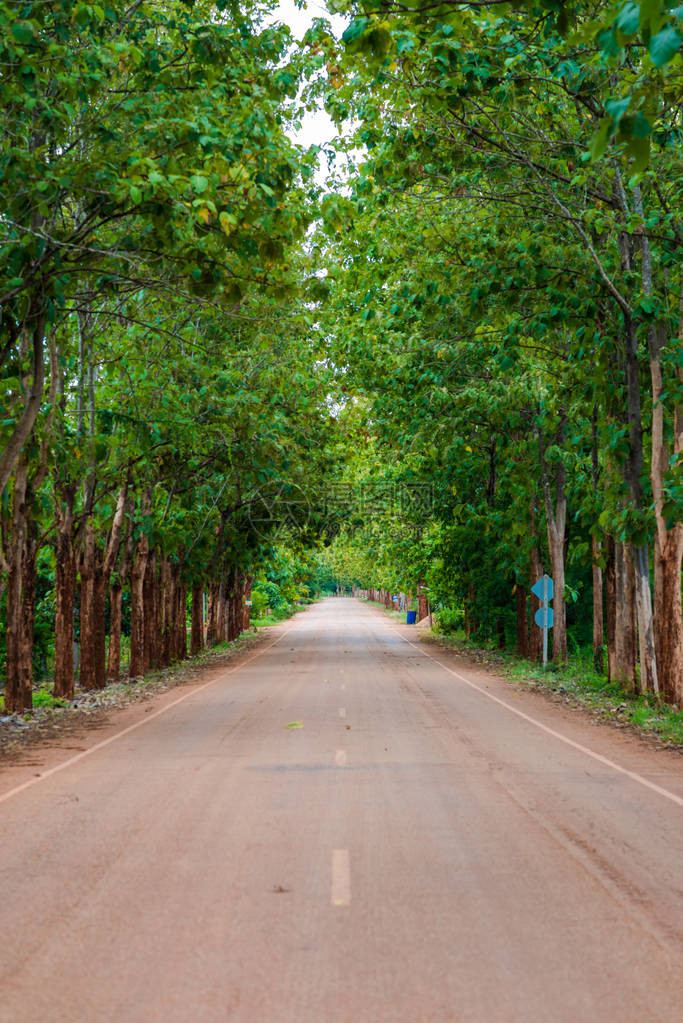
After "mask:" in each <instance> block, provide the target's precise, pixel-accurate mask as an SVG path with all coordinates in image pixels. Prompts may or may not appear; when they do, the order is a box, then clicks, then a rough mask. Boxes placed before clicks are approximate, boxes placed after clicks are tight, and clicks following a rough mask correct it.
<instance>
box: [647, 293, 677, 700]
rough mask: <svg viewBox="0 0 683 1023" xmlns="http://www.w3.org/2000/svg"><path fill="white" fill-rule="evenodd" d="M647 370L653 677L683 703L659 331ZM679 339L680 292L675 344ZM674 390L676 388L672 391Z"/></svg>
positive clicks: (652, 341) (664, 692)
mask: <svg viewBox="0 0 683 1023" xmlns="http://www.w3.org/2000/svg"><path fill="white" fill-rule="evenodd" d="M649 340H650V373H651V378H652V468H651V473H650V478H651V481H652V495H653V497H654V505H655V525H656V533H655V564H654V569H655V595H654V629H655V651H656V659H657V678H658V682H659V688H660V692H661V694H662V696H663V698H664V699H665V700H667V701H669V702H670V703H676V704H678V705H679V706H680V705H681V704H683V607H682V606H681V562H682V560H683V523H682V522H680V521H678V522H674V523H673V524H672V525H669V522H668V520H667V516H666V515H665V514H664V510H663V504H664V477H665V473H666V472H667V470H668V467H669V450H670V449H669V445H668V443H667V442H666V440H665V432H664V426H665V423H664V413H665V396H664V385H663V380H662V370H661V363H660V350H661V345H662V341H663V337H662V332H661V330H660V329H658V328H654V329H653V331H652V332H651V334H650V339H649ZM682 343H683V296H682V299H681V323H680V330H679V346H680V345H681V344H682ZM676 377H677V380H676V383H677V384H678V387H679V388H680V386H681V385H682V384H683V367H681V366H680V364H679V365H678V366H677V369H676ZM674 393H675V391H674ZM672 419H673V423H672V426H673V451H674V455H676V456H678V461H679V462H680V458H681V455H682V454H683V408H681V406H680V405H677V404H674V407H673V417H672Z"/></svg>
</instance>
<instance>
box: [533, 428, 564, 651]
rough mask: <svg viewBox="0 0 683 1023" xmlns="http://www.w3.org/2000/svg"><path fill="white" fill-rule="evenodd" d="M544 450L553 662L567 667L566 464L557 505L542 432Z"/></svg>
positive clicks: (559, 475) (558, 467) (560, 471)
mask: <svg viewBox="0 0 683 1023" xmlns="http://www.w3.org/2000/svg"><path fill="white" fill-rule="evenodd" d="M565 426H566V416H565V413H564V410H563V411H562V413H561V416H560V423H559V426H558V428H557V433H556V435H555V442H556V444H557V445H558V446H560V445H561V444H562V443H563V442H564V432H565ZM539 440H540V448H541V459H540V461H541V480H542V484H543V499H544V502H545V517H546V525H547V528H548V553H549V555H550V571H551V573H552V579H553V600H552V606H553V661H555V662H556V663H557V664H564V663H565V662H566V660H567V613H566V606H565V599H564V548H565V540H566V530H567V491H566V483H567V470H566V468H565V466H564V463H563V462H561V461H558V462H557V463H556V464H555V466H554V468H553V477H554V480H553V482H554V484H555V487H554V489H555V501H554V507H553V495H552V493H551V488H550V478H549V468H548V465H547V463H546V459H545V438H544V437H543V435H542V434H541V432H540V431H539Z"/></svg>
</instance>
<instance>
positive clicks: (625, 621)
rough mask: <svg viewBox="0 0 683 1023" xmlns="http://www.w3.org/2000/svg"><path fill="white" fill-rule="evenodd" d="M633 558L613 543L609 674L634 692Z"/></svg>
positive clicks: (625, 546) (636, 644)
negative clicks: (611, 647) (612, 617)
mask: <svg viewBox="0 0 683 1023" xmlns="http://www.w3.org/2000/svg"><path fill="white" fill-rule="evenodd" d="M635 589H636V586H635V573H634V569H633V559H632V557H631V551H630V548H629V547H628V545H626V544H622V543H615V545H614V597H615V601H614V658H613V663H612V664H611V665H610V678H611V680H612V681H613V682H618V683H619V685H622V686H623V687H624V689H626V690H627V692H632V693H633V692H636V691H637V687H638V678H637V671H636V662H637V657H638V632H637V623H636V594H635Z"/></svg>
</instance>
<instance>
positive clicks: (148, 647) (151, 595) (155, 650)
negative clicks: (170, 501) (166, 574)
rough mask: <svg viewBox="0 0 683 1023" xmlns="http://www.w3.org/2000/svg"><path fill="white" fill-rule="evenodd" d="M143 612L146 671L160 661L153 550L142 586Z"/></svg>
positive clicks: (155, 560)
mask: <svg viewBox="0 0 683 1023" xmlns="http://www.w3.org/2000/svg"><path fill="white" fill-rule="evenodd" d="M142 600H143V613H142V622H143V629H144V638H143V657H144V666H145V668H144V672H143V674H144V673H146V672H148V671H149V669H150V668H151V667H153V666H154V667H156V665H157V664H158V663H159V638H160V637H159V629H158V627H157V622H158V620H159V610H158V608H159V604H158V601H159V593H158V581H157V557H156V552H155V551H151V552H150V554H149V557H148V559H147V567H146V571H145V578H144V583H143V587H142Z"/></svg>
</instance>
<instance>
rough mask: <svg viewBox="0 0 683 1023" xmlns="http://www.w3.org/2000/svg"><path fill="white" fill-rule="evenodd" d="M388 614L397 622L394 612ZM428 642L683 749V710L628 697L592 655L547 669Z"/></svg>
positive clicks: (475, 647)
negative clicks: (608, 676) (595, 664)
mask: <svg viewBox="0 0 683 1023" xmlns="http://www.w3.org/2000/svg"><path fill="white" fill-rule="evenodd" d="M368 603H374V602H371V601H368ZM375 606H376V607H380V608H382V610H384V607H383V605H382V604H378V603H375ZM386 613H387V614H388V615H389V617H392V618H395V617H396V613H395V612H391V611H388V612H386ZM401 617H402V616H401ZM427 637H428V638H431V639H432V640H434V641H435V642H438V643H440V644H441V645H442V646H445V647H448V648H450V649H452V650H456V651H458V652H459V653H462V654H464V655H465V656H466V657H470V658H475V659H476V660H478V661H481V662H482V663H484V664H490V665H491V666H492V667H493V668H495V669H496V670H499V671H501V673H503V674H504V675H506V676H507V677H508V678H510V679H513V680H514V681H515V682H518V683H520V684H521V685H525V686H528V687H529V688H538V689H542V690H545V691H547V692H549V693H552V694H554V695H556V696H560V697H561V698H563V699H564V700H565V701H566V702H568V703H573V704H575V705H580V706H582V707H584V708H586V709H587V710H589V711H590V712H591V714H593V715H594V716H595V717H597V718H599V719H600V720H602V721H610V722H612V723H614V724H617V725H619V726H630V727H632V728H634V729H635V730H636V731H638V732H639V733H641V734H642V735H646V736H648V737H650V738H655V739H657V740H659V741H660V742H662V743H666V744H668V745H671V746H675V747H677V748H679V749H683V710H680V709H679V708H677V707H673V706H669V705H668V704H665V703H661V702H659V701H658V700H657V699H656V698H655V697H654V696H636V695H633V694H630V693H627V692H625V691H624V690H623V689H622V687H621V686H620V685H618V684H617V683H615V682H608V680H607V677H606V675H604V674H600V673H598V672H596V670H595V668H594V666H593V656H592V654H593V652H592V650H576V651H575V652H574V653H573V654H571V655H570V657H569V661H568V663H567V664H563V665H557V664H553V663H550V664H548V666H547V667H546V668H545V669H544V668H543V667H542V666H541V665H540V664H537V663H536V662H535V661H529V660H525V659H524V658H521V657H518V656H517V655H516V654H514V653H510V652H509V651H505V650H499V649H498V648H497V646H495V645H494V644H493V643H490V644H485V643H481V642H478V643H474V642H472V641H471V640H467V639H466V638H465V633H464V631H463V630H458V631H456V632H454V633H440V632H439V631H438V629H436V628H435V629H432V633H431V636H430V635H429V633H427Z"/></svg>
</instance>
